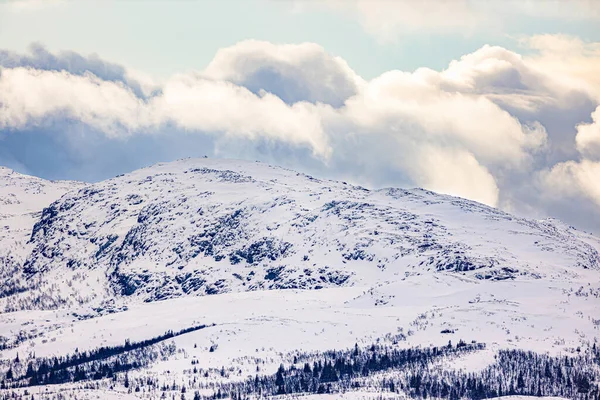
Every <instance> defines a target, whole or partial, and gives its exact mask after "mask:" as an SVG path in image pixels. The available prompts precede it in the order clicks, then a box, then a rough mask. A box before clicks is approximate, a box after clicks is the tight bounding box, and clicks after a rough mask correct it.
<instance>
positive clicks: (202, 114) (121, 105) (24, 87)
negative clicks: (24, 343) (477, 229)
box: [0, 37, 600, 224]
mask: <svg viewBox="0 0 600 400" xmlns="http://www.w3.org/2000/svg"><path fill="white" fill-rule="evenodd" d="M562 39H564V38H563V37H557V38H554V39H552V38H545V39H544V40H548V41H552V40H557V41H560V40H562ZM522 43H523V45H527V43H531V46H532V48H530V50H532V52H530V53H528V54H527V55H521V54H518V53H516V52H512V51H509V50H507V49H504V48H501V47H496V46H483V47H482V48H480V49H478V50H476V51H474V52H472V53H470V54H466V55H464V56H463V57H461V58H460V59H458V60H455V61H453V62H451V63H450V64H449V65H448V67H447V68H445V69H444V70H443V71H434V70H431V69H428V68H420V69H417V70H416V71H414V72H403V71H388V72H386V73H384V74H382V75H381V76H379V77H377V78H375V79H372V80H370V81H365V80H363V79H362V78H360V77H359V76H357V75H356V73H355V72H354V71H353V70H352V69H351V68H350V67H349V66H348V65H347V64H346V63H345V62H344V61H343V60H341V59H340V58H338V57H335V56H332V55H329V54H327V52H326V51H325V50H324V49H323V48H322V47H320V46H318V45H314V44H300V45H275V44H271V43H265V42H258V41H246V42H242V43H239V44H237V45H235V46H231V47H229V48H226V49H223V50H221V51H219V52H218V53H217V55H216V56H215V58H214V59H213V61H212V62H211V63H210V64H209V66H208V67H207V68H206V69H204V70H203V71H192V72H187V73H182V74H176V75H173V76H171V77H170V78H168V79H165V80H164V81H162V82H156V81H154V80H153V79H152V78H147V77H145V75H144V73H143V72H139V71H135V72H133V71H130V70H128V69H127V68H125V67H123V66H120V65H118V64H114V63H109V62H106V61H104V60H102V59H100V58H99V57H97V56H88V57H84V56H81V55H78V54H76V53H68V52H63V53H59V54H53V53H50V52H48V51H47V50H45V49H43V48H41V47H39V46H38V47H37V48H33V49H32V50H31V51H30V53H29V54H26V55H18V54H14V53H10V54H9V53H8V52H3V53H0V54H4V55H5V56H4V58H1V60H4V61H0V63H1V64H2V65H3V67H2V68H1V69H0V142H2V146H0V163H5V164H6V163H8V164H10V165H11V166H21V167H23V168H25V169H28V170H30V171H36V172H39V173H42V174H44V173H45V174H47V175H51V177H53V178H57V177H61V178H79V179H82V178H83V179H88V180H96V179H101V178H107V177H110V176H111V175H114V174H115V173H121V172H127V171H128V170H131V169H134V168H136V167H140V166H143V165H147V164H149V163H152V162H155V161H168V160H172V159H175V158H180V157H185V156H200V155H205V154H206V155H209V156H219V157H240V158H249V159H260V160H263V161H267V162H271V163H274V164H279V165H283V166H286V167H290V168H295V169H300V170H303V171H305V172H309V173H312V174H316V175H320V176H325V177H330V178H336V179H344V180H347V181H351V182H354V183H358V184H362V185H365V186H370V187H383V186H420V187H425V188H427V189H431V190H435V191H439V192H443V193H448V194H453V195H458V196H462V197H467V198H470V199H474V200H477V201H480V202H483V203H486V204H489V205H494V206H500V207H503V208H506V209H510V210H511V211H513V212H518V213H519V212H522V213H529V214H531V212H532V210H534V211H535V212H537V213H539V214H540V216H541V215H545V214H547V213H553V214H554V215H556V216H558V217H561V218H564V219H566V220H567V221H570V220H571V221H578V223H580V222H581V223H583V224H585V223H586V219H585V218H582V217H581V215H580V214H579V211H578V208H577V207H567V206H566V204H571V205H573V204H580V205H581V209H582V210H586V212H590V210H591V212H594V213H596V214H598V215H599V216H600V202H598V201H597V199H598V198H599V196H598V192H599V191H600V189H599V184H598V182H597V181H598V180H597V179H594V176H595V175H596V174H597V173H598V161H599V160H598V158H599V157H600V155H599V154H598V143H599V140H598V137H599V136H600V135H599V132H598V111H597V110H596V109H597V107H598V105H599V103H598V99H597V98H596V96H595V94H594V92H593V91H590V90H588V89H586V88H585V87H584V86H582V85H580V82H584V81H586V80H587V79H588V78H587V75H586V74H582V73H580V72H579V71H582V70H586V69H585V68H581V65H584V64H585V65H588V64H589V63H592V64H593V63H594V62H595V57H596V54H595V53H594V51H588V50H590V49H594V46H595V45H594V44H591V43H590V44H585V45H584V46H583V48H581V47H579V50H576V48H575V50H574V47H573V46H574V43H575V42H572V41H571V42H569V41H567V42H566V43H567V44H566V45H565V48H566V49H568V51H569V52H574V53H573V54H577V55H578V56H577V59H578V60H579V64H577V65H574V68H573V70H572V71H571V70H569V69H568V68H567V65H566V64H565V65H561V68H560V69H557V67H556V64H555V63H554V62H553V61H552V59H548V58H547V56H544V53H543V50H541V49H543V48H546V47H547V46H546V45H544V46H546V47H544V46H542V45H541V44H540V40H538V39H535V38H532V39H531V40H528V41H523V42H522ZM557 51H558V50H557ZM561 51H563V50H561ZM564 51H567V50H564ZM6 54H9V56H6ZM544 59H546V60H550V61H548V63H544ZM6 60H10V62H9V61H6ZM67 60H76V61H77V62H75V63H69V62H67ZM586 68H587V67H586ZM559 70H560V71H559ZM590 79H593V78H590ZM144 87H150V88H152V89H151V90H142V88H144ZM594 110H596V111H595V113H594V114H592V112H593V111H594ZM25 148H26V149H27V151H24V150H23V149H25ZM40 171H41V172H40ZM596 176H597V175H596ZM587 220H589V221H596V220H600V217H599V218H596V219H594V218H588V219H587Z"/></svg>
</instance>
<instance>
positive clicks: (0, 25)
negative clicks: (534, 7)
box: [0, 0, 600, 78]
mask: <svg viewBox="0 0 600 400" xmlns="http://www.w3.org/2000/svg"><path fill="white" fill-rule="evenodd" d="M2 1H4V3H5V4H7V5H8V4H9V3H13V9H12V10H11V11H8V10H7V11H4V12H2V13H0V48H6V49H13V50H18V51H24V50H25V49H26V48H27V46H28V45H29V44H30V43H31V42H35V41H39V42H42V43H43V44H44V45H46V46H47V47H48V48H49V49H50V50H52V51H59V50H73V51H77V52H80V53H83V54H89V53H98V54H99V55H101V56H102V57H103V58H105V59H108V60H118V61H119V62H120V63H122V64H124V65H127V66H129V67H132V68H137V69H142V70H144V71H147V72H150V73H152V74H155V75H157V76H162V77H168V76H169V75H171V74H173V73H176V72H181V71H185V70H189V69H201V68H204V67H205V66H206V65H207V64H208V63H209V62H210V60H211V59H212V58H213V56H214V54H215V53H216V51H217V50H218V49H220V48H223V47H227V46H231V45H233V44H235V43H237V42H239V41H242V40H245V39H259V40H266V41H270V42H272V43H301V42H314V43H319V44H320V45H322V46H323V47H324V48H325V49H326V50H327V51H328V52H330V53H332V54H335V55H338V56H341V57H342V58H344V59H345V60H346V61H348V63H349V64H350V65H351V66H352V67H353V69H354V70H355V71H356V72H357V73H358V74H360V75H361V76H363V77H365V78H374V77H376V76H377V75H379V74H381V73H383V72H385V71H388V70H391V69H400V70H408V71H411V70H414V69H416V68H418V67H423V66H426V67H430V68H433V69H442V68H444V67H445V66H447V65H448V63H449V62H450V61H451V60H453V59H456V58H458V57H460V56H461V55H463V54H466V53H468V52H471V51H474V50H476V49H478V48H479V47H481V46H483V45H484V44H488V43H489V44H496V45H500V46H503V47H506V48H509V49H514V50H519V46H518V43H517V41H516V40H515V38H516V37H519V36H520V35H534V34H543V33H556V32H560V33H564V34H572V35H576V36H578V37H581V38H582V39H584V40H588V41H600V29H598V27H597V26H598V21H597V20H595V19H592V18H589V19H586V18H563V17H561V16H560V15H554V14H553V15H551V16H548V17H544V18H541V17H538V18H535V16H532V15H529V14H523V13H521V14H519V13H515V14H509V15H508V16H506V17H503V18H504V20H503V23H502V26H501V27H492V28H483V29H481V30H478V31H472V32H464V31H461V30H456V31H446V32H443V33H439V32H432V31H431V30H429V29H427V27H424V28H423V29H419V30H417V31H413V32H408V33H399V34H398V35H397V36H395V37H393V38H386V39H382V38H380V37H378V36H377V35H372V34H369V33H368V32H366V31H365V29H363V27H362V26H361V23H360V21H359V19H357V18H353V17H352V15H350V13H344V12H336V11H332V10H330V9H310V10H308V11H302V9H301V7H298V6H294V4H293V2H292V1H287V0H281V1H277V0H225V1H210V0H196V1H195V0H178V1H161V0H151V1H140V0H104V1H93V0H83V1H52V0H41V1H39V2H35V1H34V2H31V5H25V6H22V7H19V8H15V7H14V4H15V3H18V2H23V1H22V0H21V1H19V0H17V1H10V0H9V1H6V0H2ZM2 1H0V3H1V2H2ZM386 1H387V0H386ZM459 1H460V0H459ZM492 1H496V2H498V3H500V1H499V0H492ZM309 2H318V0H310V1H309ZM24 3H27V1H25V2H24ZM546 3H551V1H546ZM44 4H46V5H44ZM506 7H507V8H508V7H510V2H507V3H506ZM547 7H549V8H550V9H552V8H553V7H552V6H547ZM557 13H558V12H557ZM521 50H522V49H521Z"/></svg>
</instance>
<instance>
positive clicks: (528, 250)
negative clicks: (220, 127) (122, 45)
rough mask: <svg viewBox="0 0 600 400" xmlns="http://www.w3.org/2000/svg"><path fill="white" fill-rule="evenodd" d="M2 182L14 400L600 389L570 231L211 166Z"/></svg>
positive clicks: (593, 294) (587, 297)
mask: <svg viewBox="0 0 600 400" xmlns="http://www.w3.org/2000/svg"><path fill="white" fill-rule="evenodd" d="M0 182H2V183H0V185H2V186H1V188H2V190H3V191H2V192H0V193H1V196H2V197H1V198H2V199H3V202H4V205H3V207H2V208H1V213H2V218H3V221H6V223H5V224H6V226H8V227H9V228H8V229H7V231H6V232H7V233H6V234H5V235H4V237H3V239H2V241H0V249H1V250H0V251H1V252H2V253H1V254H5V255H6V254H8V255H9V256H5V257H4V258H3V264H2V268H3V269H2V276H1V277H0V278H2V286H1V289H0V307H1V309H3V310H4V313H0V360H1V362H0V377H1V376H2V374H6V375H5V376H7V378H5V380H4V381H2V380H1V379H0V386H1V385H8V387H15V386H18V385H22V384H23V382H27V385H40V384H43V383H54V384H55V383H65V382H67V383H68V382H77V381H79V380H83V381H84V382H88V381H89V380H92V381H93V382H101V383H99V384H96V386H93V388H95V389H98V390H101V391H102V390H106V391H108V392H110V393H113V389H114V390H116V391H119V390H120V391H121V392H123V393H126V392H129V393H128V394H131V395H136V394H137V393H138V392H137V391H136V392H133V393H132V388H136V386H137V387H138V388H139V387H141V388H142V389H140V390H141V392H140V393H141V394H140V395H139V396H140V397H142V398H161V397H162V398H164V396H167V397H168V398H172V396H175V395H177V397H178V398H179V397H180V396H181V395H182V394H184V392H183V390H184V388H185V387H187V388H188V389H190V388H193V389H194V390H198V391H200V393H204V394H206V396H207V397H206V398H216V397H218V395H217V393H218V392H217V391H221V390H223V391H225V390H227V391H228V392H227V393H235V396H236V397H238V398H239V393H246V394H248V395H249V394H251V393H253V392H252V391H253V390H258V388H260V390H261V391H262V390H265V391H267V392H268V393H271V394H276V393H281V392H282V391H283V393H290V391H288V390H291V391H292V392H294V393H298V390H300V392H310V393H313V392H318V391H321V390H326V389H323V388H325V386H318V385H317V384H316V383H315V385H316V386H314V385H313V386H311V389H306V388H305V389H302V388H303V387H304V386H302V385H304V384H305V383H306V382H305V381H304V380H303V379H305V378H306V377H303V376H300V375H298V374H299V372H298V371H301V370H302V368H304V369H306V367H305V366H304V362H305V361H306V362H307V363H310V365H313V362H315V363H316V362H317V361H318V362H319V363H324V365H326V366H327V365H329V367H327V368H328V369H327V371H325V369H324V370H323V371H322V372H320V373H319V374H317V375H314V372H311V374H313V375H311V378H310V379H312V380H314V379H320V381H315V382H317V383H318V382H325V383H327V382H328V385H329V386H327V387H329V389H327V390H330V389H331V385H332V382H337V379H339V380H340V383H339V385H340V386H335V385H337V383H335V384H334V386H333V389H331V390H334V391H345V390H349V389H350V386H344V385H345V384H348V385H349V384H350V382H351V383H352V385H354V386H352V388H355V389H356V388H359V387H361V388H366V387H372V388H374V387H375V388H379V389H381V388H389V387H390V379H397V380H396V381H395V382H396V383H395V384H394V385H397V387H398V388H400V387H402V388H404V389H403V390H406V393H408V394H410V395H411V396H413V397H415V396H417V397H419V396H420V394H419V393H422V392H421V391H420V390H421V389H420V386H417V387H416V388H415V387H414V386H412V385H416V384H415V379H416V378H415V375H414V374H417V373H419V374H421V375H419V382H420V379H423V380H424V382H425V380H427V379H431V380H435V379H437V380H438V381H436V382H437V383H431V385H434V386H429V389H427V390H433V389H431V388H432V387H437V388H438V389H437V390H438V392H436V393H437V396H438V397H444V398H447V397H448V396H450V394H449V392H448V391H447V390H446V389H444V390H446V392H444V391H443V390H442V389H440V388H441V387H442V386H440V385H442V383H441V382H446V383H445V384H447V382H449V381H451V380H450V379H453V381H452V382H455V383H456V385H458V384H459V383H458V382H462V383H461V384H460V385H462V386H461V387H462V388H463V389H464V390H465V392H461V393H463V394H462V396H464V397H473V396H474V397H473V398H484V397H485V396H487V397H493V396H495V395H499V393H500V392H502V393H506V392H505V391H502V390H508V389H507V388H508V386H507V387H504V389H502V388H503V386H502V385H507V382H513V383H514V388H513V389H514V390H513V391H512V392H510V390H509V391H508V393H511V394H533V395H539V393H542V394H544V395H555V396H564V397H569V398H573V397H578V396H579V393H588V392H589V393H592V392H591V390H592V389H589V388H588V389H586V382H588V381H581V379H584V378H585V379H588V380H589V379H596V378H598V379H600V374H599V373H597V371H599V370H598V368H597V367H595V366H594V365H596V364H594V363H596V362H600V352H598V351H597V347H596V346H594V347H593V348H592V344H593V343H595V342H597V341H598V329H599V327H600V319H598V316H597V311H598V309H599V307H600V284H599V283H598V282H600V256H599V251H600V240H599V239H598V238H597V237H595V236H593V235H591V234H587V233H585V232H581V231H578V230H577V229H575V228H573V227H570V226H567V225H565V224H563V223H561V222H560V221H556V220H552V219H550V220H542V221H537V220H531V219H526V218H520V217H516V216H513V215H510V214H508V213H505V212H503V211H500V210H497V209H494V208H491V207H487V206H485V205H482V204H479V203H476V202H472V201H468V200H465V199H461V198H457V197H452V196H446V195H440V194H436V193H433V192H430V191H426V190H422V189H411V190H404V189H395V188H386V189H380V190H368V189H365V188H362V187H359V186H353V185H350V184H348V183H345V182H336V181H330V180H322V179H316V178H314V177H311V176H308V175H305V174H301V173H297V172H295V171H291V170H287V169H283V168H278V167H273V166H269V165H265V164H262V163H258V162H247V161H235V160H213V159H207V158H204V159H186V160H180V161H176V162H172V163H165V164H157V165H154V166H151V167H148V168H143V169H140V170H137V171H134V172H132V173H129V174H125V175H121V176H118V177H115V178H113V179H109V180H106V181H103V182H99V183H95V184H89V185H84V184H80V183H75V182H48V181H43V180H40V179H38V178H33V177H27V176H24V175H19V174H16V173H14V172H11V171H7V170H3V174H1V175H0ZM52 201H53V202H52ZM7 260H8V261H7ZM449 341H450V343H449ZM465 341H466V342H465ZM453 343H454V345H453ZM486 346H487V347H486ZM407 349H408V350H407ZM405 350H406V351H408V353H403V352H402V351H405ZM524 350H528V351H529V350H533V351H537V352H538V353H528V352H525V351H524ZM532 354H533V355H532ZM565 356H566V357H565ZM336 357H337V358H336ZM390 357H391V358H390ZM394 357H397V358H394ZM398 357H399V358H398ZM410 357H417V358H418V360H420V361H419V362H418V366H417V364H412V363H410V362H409V363H408V364H402V363H404V362H405V361H406V360H409V359H410ZM594 357H595V358H594ZM16 360H18V361H16ZM369 360H370V361H369ZM593 360H596V361H593ZM406 362H408V361H406ZM328 363H329V364H328ZM346 363H351V364H352V365H359V364H360V365H362V366H361V368H362V369H361V370H360V371H358V372H357V371H354V372H352V373H349V372H348V371H346V370H345V368H346V367H347V365H348V364H346ZM315 365H316V364H315ZM599 365H600V364H599ZM442 366H443V368H442ZM574 366H575V367H574ZM311 368H312V367H311ZM322 368H325V367H323V366H322ZM365 368H366V370H365ZM594 368H595V369H594ZM369 369H373V370H376V371H380V372H378V374H375V375H371V374H370V372H369ZM333 370H335V371H338V372H335V373H334V372H332V371H333ZM559 370H560V372H557V371H559ZM36 371H37V372H36ZM40 371H41V372H40ZM127 371H128V372H127ZM344 371H346V372H344ZM419 371H420V372H419ZM436 371H437V372H436ZM461 371H462V372H461ZM540 371H541V372H540ZM548 371H549V372H548ZM553 371H555V372H553ZM593 371H596V372H593ZM343 373H346V374H349V375H352V374H357V376H354V375H352V376H354V377H353V378H352V379H350V378H348V379H349V380H347V381H346V380H342V379H341V376H342V374H343ZM276 374H277V375H276ZM336 374H337V375H336ZM365 374H366V375H365ZM436 374H439V375H436ZM449 374H451V375H449ZM467 374H470V375H467ZM478 374H479V375H478ZM554 374H561V375H560V376H561V377H562V378H561V379H562V380H561V381H560V382H559V381H557V382H558V384H557V385H554V383H553V382H554V381H552V380H551V379H550V378H548V377H549V376H550V377H553V376H555V375H554ZM259 375H260V376H259ZM358 375H360V376H361V377H359V376H358ZM8 376H12V378H11V379H9V378H8ZM582 377H584V378H582ZM594 377H596V378H594ZM259 378H260V379H259ZM261 379H262V380H261ZM474 379H475V380H477V379H479V380H480V381H481V382H480V381H477V382H480V383H477V385H475V383H473V382H475V380H474ZM543 379H546V381H543ZM574 380H576V381H577V382H575V381H574ZM132 382H133V383H132ZM276 382H279V384H277V383H276ZM282 382H283V383H282ZM285 382H287V383H285ZM311 382H312V381H311ZM344 382H345V383H344ZM430 382H432V381H430ZM469 382H470V383H469ZM593 382H595V381H593ZM593 382H592V383H593ZM588 383H589V382H588ZM471 384H473V385H475V386H473V387H471V388H469V387H467V385H471ZM511 384H512V383H511ZM521 384H523V385H522V386H520V385H521ZM593 384H595V383H593ZM85 385H88V384H87V383H86V384H85ZM98 385H99V386H98ZM115 385H116V386H115ZM278 385H279V386H278ZM282 385H283V386H282ZM286 385H288V386H286ZM357 385H358V386H357ZM407 385H408V386H407ZM419 385H420V384H419ZM428 385H429V383H428ZM435 385H437V386H435ZM284 386H285V387H284ZM554 386H556V388H555V387H554ZM592 386H593V385H592ZM57 387H58V388H59V389H56V390H57V391H56V393H57V397H56V398H60V393H61V391H63V390H68V387H67V388H65V387H63V386H61V385H59V386H57ZM77 387H78V388H79V389H81V386H77ZM89 388H92V387H91V386H86V389H89ZM298 388H300V389H298ZM581 388H583V389H581ZM79 389H78V390H79ZM379 389H378V390H379ZM580 389H581V390H584V389H585V390H587V391H586V392H579V390H580ZM44 390H45V391H46V392H44ZM47 390H48V386H45V387H43V389H40V390H39V391H38V392H35V393H36V394H37V393H47ZM51 390H54V389H51ZM385 390H388V389H385ZM595 390H596V392H593V393H598V391H597V385H596V389H595ZM396 391H399V389H398V390H396ZM108 392H107V393H108ZM475 392H476V393H475ZM101 393H103V394H102V395H101V397H102V396H105V395H106V393H104V392H101ZM115 393H116V392H115ZM441 393H446V395H442V394H441ZM468 393H470V394H468ZM0 394H3V392H2V389H1V388H0ZM5 394H6V395H9V393H5ZM254 394H256V393H254ZM78 396H80V395H79V394H76V395H75V397H78ZM99 396H100V395H99ZM231 396H232V397H233V395H231ZM451 396H455V397H456V396H458V394H456V393H454V394H452V395H451ZM477 396H480V397H477ZM481 396H483V397H481ZM582 396H583V395H582ZM191 397H192V396H190V398H191ZM367 397H368V396H367ZM36 398H37V397H36ZM48 398H51V397H48ZM582 398H583V397H582Z"/></svg>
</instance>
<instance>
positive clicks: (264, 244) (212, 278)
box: [5, 159, 600, 309]
mask: <svg viewBox="0 0 600 400" xmlns="http://www.w3.org/2000/svg"><path fill="white" fill-rule="evenodd" d="M30 246H31V251H30V252H29V253H28V255H27V257H26V261H25V263H24V267H23V269H22V273H23V279H24V280H26V281H27V282H30V287H29V290H27V291H26V292H23V293H19V294H17V295H15V296H10V297H9V298H7V299H5V307H7V308H8V309H20V308H57V307H61V306H66V305H73V304H94V305H95V306H99V307H102V308H106V307H110V303H113V302H114V298H116V299H117V302H119V301H121V300H127V301H131V300H134V299H138V300H140V301H154V300H161V299H166V298H172V297H179V296H185V295H207V294H217V293H224V292H243V291H253V290H261V289H287V288H302V289H319V288H324V287H337V286H353V285H358V286H364V287H373V286H377V285H382V284H386V283H393V282H399V281H402V280H406V279H409V280H410V279H411V277H413V276H419V275H422V274H433V275H440V276H443V275H445V274H451V275H457V276H460V277H462V278H463V279H467V280H472V281H473V282H480V281H486V280H489V281H500V280H507V279H520V280H536V279H544V280H548V281H553V280H560V281H561V282H573V284H574V285H578V284H579V283H580V282H589V280H588V279H589V276H590V275H589V274H590V273H592V271H593V275H592V276H596V277H597V274H598V269H599V268H600V267H599V265H600V258H599V256H598V250H599V249H600V242H599V241H598V240H597V238H595V237H593V236H591V235H587V234H585V233H582V232H578V231H576V230H574V229H572V228H570V227H566V226H564V225H562V224H561V223H559V222H554V221H532V220H527V219H522V218H517V217H514V216H511V215H509V214H506V213H504V212H501V211H498V210H496V209H493V208H490V207H487V206H484V205H481V204H479V203H475V202H471V201H467V200H464V199H459V198H455V197H450V196H442V195H438V194H435V193H432V192H428V191H424V190H420V189H415V190H401V189H383V190H377V191H369V190H366V189H364V188H361V187H356V186H352V185H348V184H346V183H343V182H333V181H326V180H319V179H315V178H312V177H310V176H306V175H303V174H299V173H296V172H293V171H289V170H285V169H282V168H276V167H271V166H268V165H265V164H261V163H252V162H244V161H231V160H211V159H188V160H181V161H177V162H173V163H168V164H158V165H155V166H152V167H149V168H144V169H141V170H138V171H135V172H132V173H130V174H127V175H123V176H119V177H116V178H114V179H110V180H107V181H104V182H100V183H98V184H94V185H89V186H86V187H84V188H82V189H80V190H78V191H71V192H70V193H68V194H67V195H65V196H63V197H62V198H61V199H60V200H58V201H56V202H55V203H53V204H52V205H51V206H50V207H48V208H46V209H44V211H43V213H42V215H41V217H40V218H39V219H38V220H37V222H36V223H35V225H34V226H33V228H32V233H31V238H30ZM590 290H592V291H593V290H597V288H596V289H594V288H592V289H590ZM100 305H101V306H100Z"/></svg>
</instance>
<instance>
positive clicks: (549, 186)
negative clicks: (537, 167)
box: [540, 159, 600, 208]
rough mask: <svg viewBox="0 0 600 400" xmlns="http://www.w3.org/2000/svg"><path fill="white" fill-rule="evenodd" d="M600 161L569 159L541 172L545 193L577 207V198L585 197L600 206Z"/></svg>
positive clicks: (555, 199)
mask: <svg viewBox="0 0 600 400" xmlns="http://www.w3.org/2000/svg"><path fill="white" fill-rule="evenodd" d="M599 177H600V162H595V161H590V160H585V159H584V160H582V161H580V162H577V161H567V162H564V163H560V164H557V165H555V166H554V167H552V169H550V170H549V171H543V172H542V173H541V174H540V178H541V183H542V187H543V189H544V191H545V193H544V194H545V195H546V196H548V197H550V198H551V199H552V200H554V201H564V200H565V199H566V200H568V201H570V202H571V205H572V207H574V208H576V207H577V199H578V198H581V197H584V198H588V199H590V200H592V201H593V202H594V203H595V204H596V205H597V206H598V207H600V183H599V180H600V178H599Z"/></svg>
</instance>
